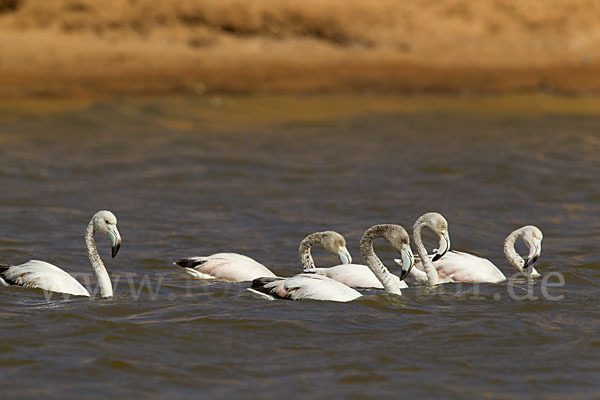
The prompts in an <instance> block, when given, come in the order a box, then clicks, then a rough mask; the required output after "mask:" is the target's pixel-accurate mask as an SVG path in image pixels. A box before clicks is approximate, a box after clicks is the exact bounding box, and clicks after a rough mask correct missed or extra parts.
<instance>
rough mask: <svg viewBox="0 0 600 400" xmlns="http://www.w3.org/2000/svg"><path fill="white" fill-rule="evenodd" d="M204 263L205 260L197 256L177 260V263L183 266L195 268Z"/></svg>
mask: <svg viewBox="0 0 600 400" xmlns="http://www.w3.org/2000/svg"><path fill="white" fill-rule="evenodd" d="M203 263H204V261H201V260H198V259H195V258H180V259H179V260H177V261H175V264H177V265H179V266H180V267H182V268H194V267H197V266H198V265H201V264H203Z"/></svg>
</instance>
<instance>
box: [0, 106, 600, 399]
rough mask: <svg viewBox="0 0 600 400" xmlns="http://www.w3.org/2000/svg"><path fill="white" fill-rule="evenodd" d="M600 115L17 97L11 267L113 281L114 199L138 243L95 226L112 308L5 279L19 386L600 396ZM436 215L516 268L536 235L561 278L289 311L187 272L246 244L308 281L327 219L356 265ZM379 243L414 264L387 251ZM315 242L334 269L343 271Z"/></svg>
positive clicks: (8, 387)
mask: <svg viewBox="0 0 600 400" xmlns="http://www.w3.org/2000/svg"><path fill="white" fill-rule="evenodd" d="M50 104H54V105H52V106H50ZM598 104H599V103H598V100H597V99H587V100H581V99H568V98H558V99H557V98H552V97H544V96H541V97H535V96H533V97H530V98H527V97H524V98H506V99H498V100H494V99H478V98H467V99H460V98H429V97H423V98H419V97H415V98H410V97H405V98H403V97H398V98H396V97H385V96H383V97H381V96H380V97H378V96H350V97H331V96H330V97H328V96H306V97H290V98H286V97H268V96H264V97H261V96H257V97H220V98H216V97H215V98H208V97H206V98H205V97H199V98H167V99H128V100H111V101H87V102H85V103H81V104H76V103H72V102H71V103H70V102H66V103H64V104H61V105H59V106H56V103H51V102H46V101H41V102H39V103H33V105H32V104H2V106H1V110H0V186H1V187H2V190H1V191H0V204H1V207H0V264H17V263H21V262H24V261H26V260H29V259H42V260H45V261H48V262H52V263H54V264H56V265H59V266H61V267H63V268H64V269H65V270H66V271H68V272H70V273H73V274H76V275H77V276H78V277H80V278H81V279H80V280H81V281H83V278H89V279H90V280H91V281H92V282H94V281H95V280H94V278H93V276H91V275H90V274H91V268H90V266H89V262H88V260H87V256H86V252H85V248H84V240H83V233H84V231H85V228H86V225H87V223H88V221H89V219H90V217H91V216H92V215H93V214H94V212H96V211H97V210H101V209H109V210H112V211H113V212H114V213H115V214H116V215H117V217H118V219H119V230H120V232H121V235H122V237H123V244H122V247H121V250H120V253H119V254H118V255H117V257H116V258H114V259H110V249H109V244H108V239H107V238H106V237H102V236H98V237H97V243H98V247H99V251H100V254H101V256H103V259H104V261H105V263H106V264H107V266H108V269H109V271H110V273H111V277H112V278H113V280H115V281H117V283H116V287H115V297H114V298H112V299H100V298H92V299H87V298H75V297H72V298H70V299H64V298H63V297H62V296H61V295H54V296H51V297H50V298H48V297H46V296H45V294H44V293H43V292H42V291H39V290H33V289H22V288H14V287H11V288H0V317H1V320H2V323H1V327H0V332H1V337H2V338H3V341H2V343H1V344H0V354H1V356H0V368H1V371H2V375H3V378H4V379H3V384H2V391H3V394H4V396H6V397H7V398H8V397H15V396H20V397H29V398H33V397H38V398H39V397H43V398H77V399H82V398H106V397H107V396H111V395H112V396H120V397H125V396H127V397H144V398H164V397H167V396H168V397H170V398H179V397H191V396H195V397H197V396H210V397H213V398H214V397H217V398H230V397H232V396H236V397H239V396H252V397H260V398H275V397H278V398H281V397H282V396H284V397H309V396H310V397H317V398H342V397H353V398H373V397H377V396H387V397H400V396H405V397H407V398H414V397H416V396H420V397H428V398H435V397H437V398H439V397H443V398H457V399H462V398H477V399H481V398H494V399H496V398H499V399H504V398H506V399H508V398H511V399H513V398H523V399H525V398H531V397H532V396H537V398H549V399H550V398H552V399H554V398H564V397H568V398H570V399H577V398H581V399H584V398H585V399H587V398H596V397H600V384H599V383H598V374H599V372H600V339H599V337H598V331H599V329H600V323H599V321H600V319H599V318H600V312H599V310H598V296H599V295H600V289H599V287H600V286H599V285H600V272H599V268H600V245H599V240H598V239H599V237H600V220H599V219H598V215H599V212H600V180H599V179H598V173H599V171H600V157H599V156H598V154H600V133H599V132H600V109H599V108H595V105H598ZM594 110H598V112H596V111H594ZM434 210H435V211H438V212H441V213H442V214H444V215H445V216H446V218H447V220H448V222H449V229H450V235H451V238H452V247H453V248H454V249H457V250H465V251H469V252H472V253H475V254H478V255H481V256H484V257H487V258H489V259H490V260H491V261H492V262H494V263H495V264H496V265H497V266H499V268H500V269H501V270H502V271H503V272H504V273H505V275H507V276H512V275H513V274H514V272H515V270H514V268H512V267H511V266H510V265H508V262H507V261H506V260H505V259H504V257H503V254H502V244H503V240H504V238H505V237H506V235H507V234H508V233H510V232H511V231H512V230H514V229H516V228H518V227H520V226H522V225H527V224H533V225H536V226H538V227H539V228H540V229H541V230H542V231H543V232H544V241H543V246H542V248H543V250H542V257H541V259H540V260H539V261H538V263H537V264H536V268H537V269H538V271H540V273H541V274H542V275H543V276H544V277H546V280H545V281H544V280H543V279H538V280H536V281H535V282H533V283H528V282H527V281H526V280H525V279H520V278H519V279H516V280H512V281H510V282H503V283H499V284H482V285H479V286H473V285H443V286H440V287H436V288H424V287H411V288H408V289H406V290H404V291H403V296H402V297H397V296H392V295H386V294H385V293H382V292H379V291H364V294H365V296H364V297H363V298H361V299H359V300H356V301H353V302H351V303H345V304H338V303H326V302H315V301H299V302H288V301H265V300H262V299H258V298H256V297H254V296H253V295H252V294H250V293H249V292H247V291H246V290H245V288H246V287H247V286H248V284H246V283H227V282H202V281H194V280H190V279H188V278H187V277H186V275H185V274H184V273H183V272H182V271H181V270H180V269H178V268H177V267H174V266H173V265H172V262H173V261H174V260H175V259H177V258H180V257H184V256H193V255H204V254H210V253H214V252H219V251H235V252H239V253H243V254H246V255H249V256H251V257H253V258H255V259H257V260H259V261H261V262H263V263H264V264H265V265H266V266H268V267H269V268H271V269H272V270H273V271H274V272H275V273H276V274H279V275H282V276H288V275H291V274H294V273H295V272H298V271H299V261H298V259H297V254H296V251H297V247H298V244H299V242H300V240H301V239H302V238H303V237H304V236H305V235H306V234H308V233H311V232H314V231H317V230H325V229H333V230H336V231H338V232H340V233H342V234H343V235H344V236H345V237H346V239H347V241H348V248H349V250H350V252H351V253H352V256H353V257H354V260H355V262H359V261H360V254H359V252H358V240H359V239H360V236H361V234H362V232H363V231H364V230H365V229H366V228H368V227H369V226H371V225H373V224H376V223H384V222H386V223H399V224H401V225H403V226H404V227H406V228H407V229H408V228H410V226H411V225H412V223H413V222H414V220H415V219H416V218H417V217H418V216H419V215H421V214H423V213H424V212H427V211H434ZM429 239H430V240H429V243H430V244H433V240H431V239H432V238H429ZM519 249H520V250H521V252H522V253H523V251H524V250H523V248H519ZM376 251H377V252H378V254H380V255H381V257H382V259H383V260H384V261H385V262H386V264H387V265H388V266H390V267H391V269H392V270H396V269H395V267H393V266H392V263H390V261H391V260H392V259H393V258H394V257H395V255H394V253H393V252H392V251H391V250H390V249H389V248H388V247H387V246H386V245H385V244H384V243H378V246H377V247H376ZM314 253H315V256H316V259H317V264H318V265H321V266H326V265H334V264H336V261H337V260H336V259H335V258H333V257H331V256H328V255H327V254H325V253H324V252H323V251H321V250H318V249H315V251H314ZM396 271H397V270H396ZM556 273H560V274H562V277H564V285H560V279H559V277H558V276H557V275H556ZM85 274H88V275H85ZM549 275H552V276H551V277H550V278H549ZM543 282H545V283H544V284H543ZM548 284H554V285H555V286H549V285H548Z"/></svg>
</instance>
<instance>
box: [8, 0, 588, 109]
mask: <svg viewBox="0 0 600 400" xmlns="http://www.w3.org/2000/svg"><path fill="white" fill-rule="evenodd" d="M293 3H297V4H293ZM0 37H1V38H2V39H1V41H0V96H3V97H4V98H13V97H23V96H25V97H27V96H71V95H77V96H90V95H91V96H97V95H128V94H129V95H130V94H135V95H138V94H141V95H145V94H158V93H200V94H202V93H217V92H240V93H254V92H300V93H302V92H327V91H360V92H363V91H374V92H392V93H393V92H400V93H405V92H450V93H453V92H461V93H464V92H488V93H490V92H491V93H497V92H515V91H518V92H523V91H538V90H544V91H555V92H569V93H598V92H600V3H598V2H597V1H593V0H545V1H543V2H542V1H533V0H480V1H478V2H473V1H460V0H439V1H430V0H413V1H406V2H397V1H391V0H389V1H386V0H380V1H367V0H323V1H316V0H307V1H304V2H301V3H300V2H281V1H276V0H256V1H252V2H240V1H236V0H221V1H202V0H197V1H192V0H171V1H167V0H154V1H152V0H137V1H129V0H106V1H104V2H97V1H94V0H53V1H47V0H27V1H25V0H0Z"/></svg>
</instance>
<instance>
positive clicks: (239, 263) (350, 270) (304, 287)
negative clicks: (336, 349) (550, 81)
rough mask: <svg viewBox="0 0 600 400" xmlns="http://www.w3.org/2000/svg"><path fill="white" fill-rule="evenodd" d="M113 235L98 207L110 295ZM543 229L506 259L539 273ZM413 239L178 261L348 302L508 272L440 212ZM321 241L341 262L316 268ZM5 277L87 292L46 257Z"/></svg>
mask: <svg viewBox="0 0 600 400" xmlns="http://www.w3.org/2000/svg"><path fill="white" fill-rule="evenodd" d="M423 227H427V228H429V229H430V230H431V231H433V233H434V234H435V235H436V236H437V237H438V239H439V247H438V249H436V250H434V251H433V254H431V255H430V254H427V250H426V249H425V246H424V245H423V241H422V240H421V230H422V229H423ZM96 232H101V233H106V234H108V236H109V238H110V241H111V244H112V257H113V258H114V257H115V255H116V254H117V252H118V251H119V248H120V246H121V235H120V234H119V231H118V229H117V218H116V217H115V215H114V214H113V213H112V212H110V211H99V212H98V213H96V214H95V215H94V216H93V217H92V219H91V221H90V222H89V224H88V226H87V229H86V233H85V243H86V247H87V252H88V256H89V259H90V263H91V264H92V268H93V269H94V273H95V275H96V279H97V282H98V286H99V288H100V295H101V296H102V297H111V296H112V295H113V289H112V284H111V282H110V277H109V275H108V271H107V270H106V268H105V266H104V263H103V262H102V259H101V258H100V256H99V255H98V250H97V249H96V242H95V239H94V234H95V233H96ZM377 238H383V239H385V240H386V241H387V242H388V243H389V244H390V245H391V246H392V247H393V248H394V249H396V250H397V251H398V254H399V255H400V258H399V259H396V260H395V261H396V263H397V264H398V265H399V266H400V268H401V273H400V276H397V275H394V274H392V273H390V272H389V271H388V269H387V268H386V267H385V266H384V265H383V263H382V262H381V260H380V259H379V258H378V257H377V255H376V254H375V252H374V250H373V241H374V240H375V239H377ZM542 238H543V236H542V232H541V231H540V230H539V229H538V228H536V227H535V226H531V225H528V226H524V227H522V228H519V229H517V230H515V231H513V232H512V233H510V234H509V235H508V237H507V238H506V240H505V242H504V255H505V256H506V258H507V260H508V261H509V262H510V263H511V264H512V265H513V266H514V267H516V268H517V269H518V270H519V271H520V272H521V273H522V274H523V275H525V276H526V277H539V276H540V275H539V274H538V272H537V271H536V270H535V268H534V267H533V264H534V263H535V262H536V261H537V259H538V258H539V257H540V254H541V250H542ZM519 239H522V240H523V241H524V242H525V244H526V245H527V246H528V248H529V254H528V256H527V259H526V260H524V259H523V258H522V257H521V256H520V255H519V254H518V253H517V251H516V250H515V242H516V241H517V240H519ZM413 241H414V244H415V246H416V248H417V252H418V257H416V258H415V257H414V256H413V252H412V250H411V247H410V237H409V235H408V233H407V232H406V230H405V229H404V228H403V227H402V226H400V225H394V224H381V225H375V226H373V227H371V228H369V229H367V230H366V231H365V233H364V234H363V236H362V239H361V241H360V253H361V255H362V258H363V260H364V262H365V263H366V265H361V264H352V257H351V256H350V252H349V251H348V249H347V248H346V241H345V240H344V237H343V236H342V235H340V234H339V233H337V232H334V231H326V232H317V233H313V234H311V235H308V236H307V237H306V238H305V239H304V240H302V242H301V243H300V249H299V253H300V259H301V263H302V268H303V272H302V273H301V274H298V275H295V276H292V277H289V278H282V277H278V276H276V275H275V274H273V272H271V271H270V270H269V269H268V268H266V267H265V266H264V265H262V264H261V263H259V262H257V261H255V260H253V259H252V258H250V257H247V256H244V255H241V254H237V253H217V254H212V255H210V256H205V257H190V258H183V259H180V260H178V261H177V262H176V264H177V265H179V266H181V267H182V268H183V269H184V270H185V271H186V272H187V273H188V274H190V275H191V276H193V277H195V278H197V279H220V280H227V281H234V282H246V281H251V282H252V284H251V286H250V288H248V290H249V291H251V292H252V293H254V294H256V295H258V296H260V297H263V298H267V299H270V300H274V299H287V300H300V299H312V300H324V301H342V302H344V301H351V300H354V299H356V298H358V297H361V296H362V295H361V294H360V292H358V291H357V290H356V289H355V288H362V289H366V288H378V289H384V290H385V291H386V292H388V293H394V294H398V295H401V294H402V293H401V289H402V288H406V287H408V285H407V283H406V282H408V283H409V284H411V285H415V284H416V285H437V284H441V283H447V282H470V283H476V282H501V281H503V280H505V279H506V277H505V276H504V274H503V273H502V272H501V271H500V270H499V269H498V268H497V267H496V266H495V265H494V264H492V263H491V262H490V261H489V260H487V259H485V258H481V257H477V256H474V255H472V254H469V253H463V252H458V251H449V250H450V235H449V233H448V222H447V221H446V219H445V218H444V217H443V216H442V215H441V214H439V213H435V212H430V213H427V214H424V215H422V216H421V217H419V219H417V221H416V222H415V224H414V226H413ZM315 244H320V245H321V246H323V248H325V249H326V250H327V251H329V252H331V253H333V254H335V255H337V256H339V258H340V261H341V263H342V264H340V265H337V266H335V267H330V268H317V267H315V264H314V262H313V259H312V256H311V254H310V250H311V247H312V246H313V245H315ZM0 283H2V284H4V285H6V286H10V285H17V286H23V287H28V288H38V289H43V290H46V291H50V292H57V293H65V294H71V295H76V296H88V297H89V296H90V293H89V292H88V290H87V289H86V288H85V287H84V286H83V285H82V284H81V283H79V282H78V281H77V280H76V279H75V278H73V277H72V276H71V275H69V274H68V273H66V272H65V271H63V270H62V269H60V268H59V267H57V266H55V265H52V264H49V263H47V262H44V261H38V260H30V261H27V262H26V263H24V264H21V265H14V266H9V265H0Z"/></svg>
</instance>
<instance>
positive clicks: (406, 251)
mask: <svg viewBox="0 0 600 400" xmlns="http://www.w3.org/2000/svg"><path fill="white" fill-rule="evenodd" d="M400 254H401V256H402V271H401V272H400V280H404V279H405V278H406V277H407V276H408V274H410V271H411V270H412V268H413V266H414V265H415V256H414V255H413V253H412V250H411V248H410V245H408V244H405V245H402V251H401V252H400Z"/></svg>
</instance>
